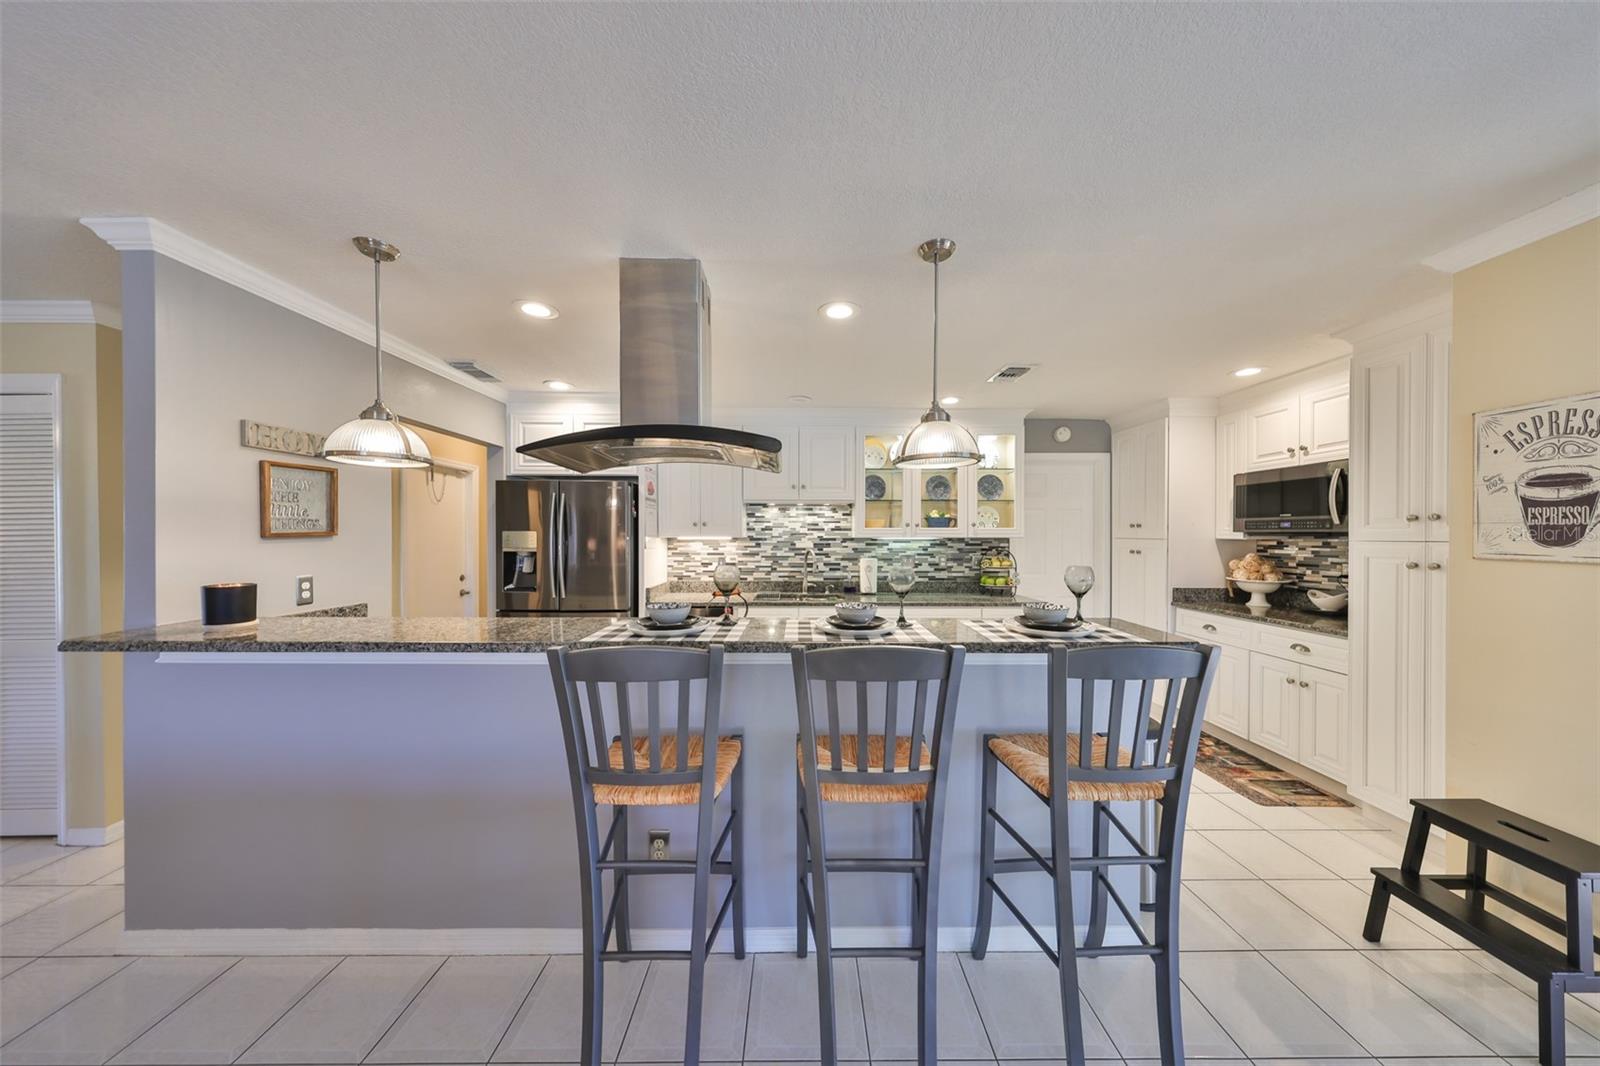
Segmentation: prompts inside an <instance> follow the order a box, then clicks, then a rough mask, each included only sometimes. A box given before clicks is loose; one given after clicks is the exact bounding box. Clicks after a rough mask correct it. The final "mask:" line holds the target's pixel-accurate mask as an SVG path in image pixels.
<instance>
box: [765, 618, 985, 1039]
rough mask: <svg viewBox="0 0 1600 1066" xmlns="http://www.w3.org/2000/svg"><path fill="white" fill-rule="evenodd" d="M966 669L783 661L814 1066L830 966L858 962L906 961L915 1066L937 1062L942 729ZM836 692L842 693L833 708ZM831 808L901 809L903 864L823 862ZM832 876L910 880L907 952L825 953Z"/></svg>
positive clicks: (825, 1017) (934, 659)
mask: <svg viewBox="0 0 1600 1066" xmlns="http://www.w3.org/2000/svg"><path fill="white" fill-rule="evenodd" d="M965 659H966V649H965V648H963V647H961V646H960V645H953V646H951V647H949V648H946V649H943V650H935V649H933V648H912V647H903V646H902V647H881V646H880V647H854V648H851V647H845V648H815V649H805V648H796V649H795V650H794V651H793V653H792V662H793V665H794V692H795V705H796V709H797V710H798V712H799V715H800V738H799V741H798V744H797V765H796V774H795V951H796V953H797V954H799V955H801V956H802V957H803V956H804V955H805V954H806V934H807V933H808V932H809V933H810V934H811V937H812V938H813V939H814V940H815V941H816V945H817V1001H818V1002H817V1008H818V1010H817V1013H818V1017H819V1021H820V1026H821V1036H822V1040H821V1044H822V1062H823V1064H824V1066H833V1064H834V1063H836V1062H837V1061H838V1048H837V1039H836V1032H837V1028H836V1024H835V1017H834V1001H833V960H834V959H836V958H863V957H866V958H894V959H914V960H916V963H917V1061H918V1062H919V1063H921V1064H922V1066H935V1064H936V1062H937V1051H936V1045H937V1043H938V1039H937V1033H936V1032H935V1027H934V1017H935V1010H934V1007H935V991H936V987H937V979H936V974H937V970H938V965H937V956H936V955H935V952H936V951H937V948H938V943H937V942H938V929H939V879H938V871H939V850H940V834H941V831H942V829H943V825H944V792H943V789H942V788H941V782H942V780H943V778H944V776H945V774H946V773H947V771H948V768H949V764H950V727H951V723H952V721H953V720H954V718H955V709H956V702H957V699H958V697H959V694H960V688H961V668H962V664H963V663H964V662H965ZM813 688H817V689H820V690H821V699H820V701H819V700H816V699H814V698H813ZM841 689H844V690H845V693H844V696H843V698H842V699H841V693H840V690H841ZM935 689H936V690H937V695H936V696H935ZM841 704H842V705H841ZM930 711H931V713H930ZM913 752H915V753H916V757H915V759H913V757H912V753H913ZM833 804H839V805H841V806H844V805H861V804H882V805H886V806H890V807H902V808H904V809H905V811H906V812H907V816H908V821H909V822H910V830H911V832H910V838H911V842H910V848H909V852H908V854H906V855H895V856H850V857H849V858H845V857H840V856H831V855H829V854H828V851H827V846H826V834H825V833H824V828H825V826H824V821H825V815H824V811H825V809H826V807H828V806H830V805H833ZM842 873H851V874H864V873H892V874H901V875H909V876H910V879H911V893H910V904H911V905H910V915H911V917H910V922H909V924H910V932H909V936H908V943H907V945H906V946H905V947H870V948H848V949H845V948H836V947H834V946H833V927H832V924H831V917H830V915H831V909H830V902H829V901H830V890H829V881H830V879H831V878H832V877H833V876H834V875H835V874H842ZM808 880H809V887H808V884H807V882H808Z"/></svg>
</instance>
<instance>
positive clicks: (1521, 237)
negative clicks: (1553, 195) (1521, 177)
mask: <svg viewBox="0 0 1600 1066" xmlns="http://www.w3.org/2000/svg"><path fill="white" fill-rule="evenodd" d="M1594 218H1600V184H1595V185H1590V186H1589V187H1588V188H1585V189H1580V190H1578V191H1577V192H1575V193H1573V194H1572V195H1571V196H1564V197H1562V198H1561V199H1559V200H1557V201H1556V202H1555V203H1553V204H1545V205H1544V206H1543V207H1541V208H1539V209H1538V210H1536V211H1529V212H1528V213H1527V214H1526V215H1523V216H1522V217H1521V218H1514V219H1512V220H1511V221H1510V222H1507V223H1505V224H1504V225H1500V226H1496V227H1495V228H1494V229H1492V230H1489V231H1488V232H1487V233H1480V234H1478V235H1477V236H1476V237H1469V238H1467V239H1466V240H1464V241H1462V242H1461V243H1460V244H1457V245H1454V246H1452V247H1450V248H1446V249H1445V250H1444V251H1442V252H1439V253H1437V254H1435V255H1430V256H1428V257H1427V258H1426V259H1424V260H1423V261H1422V265H1423V266H1427V267H1432V268H1433V269H1434V270H1438V271H1442V272H1444V273H1446V274H1456V273H1459V272H1461V271H1463V270H1465V269H1467V268H1468V267H1474V266H1477V265H1478V264H1479V263H1483V262H1487V261H1488V260H1490V259H1493V258H1494V257H1495V256H1498V255H1505V254H1506V253H1507V252H1511V251H1515V250H1516V249H1518V248H1521V247H1522V246H1523V245H1527V244H1532V243H1533V242H1534V241H1542V240H1544V239H1545V238H1546V237H1549V236H1551V235H1553V234H1556V233H1560V232H1561V231H1562V230H1566V229H1571V228H1572V227H1573V226H1581V225H1582V224H1583V223H1585V222H1588V221H1589V220H1590V219H1594Z"/></svg>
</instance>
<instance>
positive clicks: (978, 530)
mask: <svg viewBox="0 0 1600 1066" xmlns="http://www.w3.org/2000/svg"><path fill="white" fill-rule="evenodd" d="M968 428H970V429H972V430H973V432H974V435H975V436H976V437H977V439H978V450H979V452H981V453H982V455H983V459H982V460H981V461H980V463H979V464H978V465H976V466H966V467H917V468H906V467H897V466H895V465H894V457H895V455H896V454H897V453H898V450H899V447H900V442H901V440H903V439H904V432H905V430H904V428H903V427H902V428H899V429H896V430H879V429H875V428H864V429H862V430H861V432H860V433H859V434H858V443H859V446H860V449H859V454H860V459H859V461H860V463H861V477H860V479H859V480H858V482H857V483H858V484H859V485H860V487H861V488H860V492H859V494H858V496H857V499H856V507H855V533H856V535H857V536H859V537H1014V536H1017V535H1018V534H1019V533H1021V531H1022V497H1021V491H1020V490H1021V481H1022V470H1021V465H1020V461H1021V458H1022V455H1021V452H1022V448H1021V437H1020V436H1019V435H1018V433H1017V432H1016V431H1015V430H1014V429H1012V430H1008V431H1006V432H985V431H983V430H982V429H980V428H979V427H977V426H969V427H968Z"/></svg>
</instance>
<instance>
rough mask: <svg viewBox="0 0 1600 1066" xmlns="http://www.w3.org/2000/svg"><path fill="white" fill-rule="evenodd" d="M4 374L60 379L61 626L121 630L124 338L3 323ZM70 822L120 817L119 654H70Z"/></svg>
mask: <svg viewBox="0 0 1600 1066" xmlns="http://www.w3.org/2000/svg"><path fill="white" fill-rule="evenodd" d="M0 372H6V373H17V374H60V375H61V474H62V486H61V534H62V599H63V604H62V607H63V611H62V628H63V630H64V632H65V633H67V634H68V635H74V636H81V635H87V634H92V633H100V632H104V631H106V630H112V629H120V628H122V334H121V333H120V332H118V331H117V330H114V329H108V328H106V327H104V326H94V325H89V324H81V325H80V324H36V323H7V324H5V325H0ZM62 672H63V680H64V687H65V689H66V706H67V712H66V717H67V721H66V762H67V825H68V827H69V828H74V829H92V828H103V827H106V826H110V825H113V824H115V823H116V822H119V821H121V820H122V657H121V656H117V655H67V656H64V657H63V663H62Z"/></svg>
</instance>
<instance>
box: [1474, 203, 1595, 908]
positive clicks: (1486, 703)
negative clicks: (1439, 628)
mask: <svg viewBox="0 0 1600 1066" xmlns="http://www.w3.org/2000/svg"><path fill="white" fill-rule="evenodd" d="M1453 308H1454V311H1453V318H1454V323H1453V333H1454V344H1453V347H1452V350H1451V356H1450V495H1449V502H1450V513H1451V514H1452V515H1459V516H1461V518H1462V519H1463V520H1461V521H1452V522H1451V523H1450V530H1451V533H1450V564H1449V568H1448V576H1447V585H1446V590H1447V598H1448V604H1449V606H1448V614H1449V621H1448V626H1449V628H1448V635H1447V642H1448V643H1447V652H1446V670H1447V672H1448V677H1447V688H1446V692H1447V698H1448V711H1447V718H1446V725H1445V734H1446V737H1445V743H1446V752H1447V756H1446V767H1445V770H1446V781H1447V786H1448V789H1449V792H1450V794H1451V795H1453V796H1482V797H1484V798H1486V799H1488V800H1491V801H1493V802H1496V803H1500V804H1502V805H1504V806H1507V807H1510V808H1512V809H1514V810H1517V811H1519V812H1521V813H1523V814H1526V815H1528V816H1530V817H1532V818H1536V819H1538V820H1540V821H1543V822H1547V823H1549V824H1551V825H1554V826H1556V827H1558V828H1560V829H1564V830H1567V831H1568V832H1572V833H1577V834H1579V835H1580V836H1583V837H1586V838H1587V839H1590V840H1600V566H1595V565H1583V564H1577V563H1557V562H1532V561H1529V562H1524V561H1517V560H1487V559H1474V558H1473V557H1472V545H1473V532H1472V525H1471V522H1470V521H1467V520H1466V519H1467V518H1468V516H1470V515H1471V514H1472V509H1473V497H1472V487H1473V470H1472V463H1473V440H1472V415H1473V412H1475V411H1484V410H1493V409H1495V408H1500V407H1509V406H1511V405H1514V404H1519V403H1524V402H1537V401H1540V400H1551V399H1557V398H1559V397H1562V396H1571V395H1574V394H1577V393H1589V392H1595V391H1597V390H1600V221H1593V222H1589V223H1587V224H1585V225H1582V226H1577V227H1574V228H1572V229H1569V230H1566V231H1564V232H1562V233H1558V234H1555V235H1554V236H1551V237H1547V238H1545V239H1544V240H1542V241H1538V242H1536V243H1534V244H1530V245H1527V246H1526V247H1523V248H1519V249H1517V250H1516V251H1512V252H1508V253H1506V254H1505V255H1502V256H1500V257H1498V258H1495V259H1491V260H1489V261H1488V262H1485V263H1482V264H1480V265H1478V266H1475V267H1473V268H1471V269H1470V270H1465V271H1462V272H1461V273H1460V274H1457V275H1456V276H1455V293H1454V300H1453ZM1539 881H1540V879H1538V878H1533V879H1531V881H1530V882H1529V883H1527V884H1525V885H1524V886H1523V887H1524V888H1525V889H1526V890H1529V891H1532V892H1534V893H1536V894H1539V895H1541V896H1544V898H1545V899H1546V900H1547V901H1549V896H1548V894H1547V893H1548V889H1549V888H1550V883H1549V882H1544V883H1543V884H1539V883H1538V882H1539Z"/></svg>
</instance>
